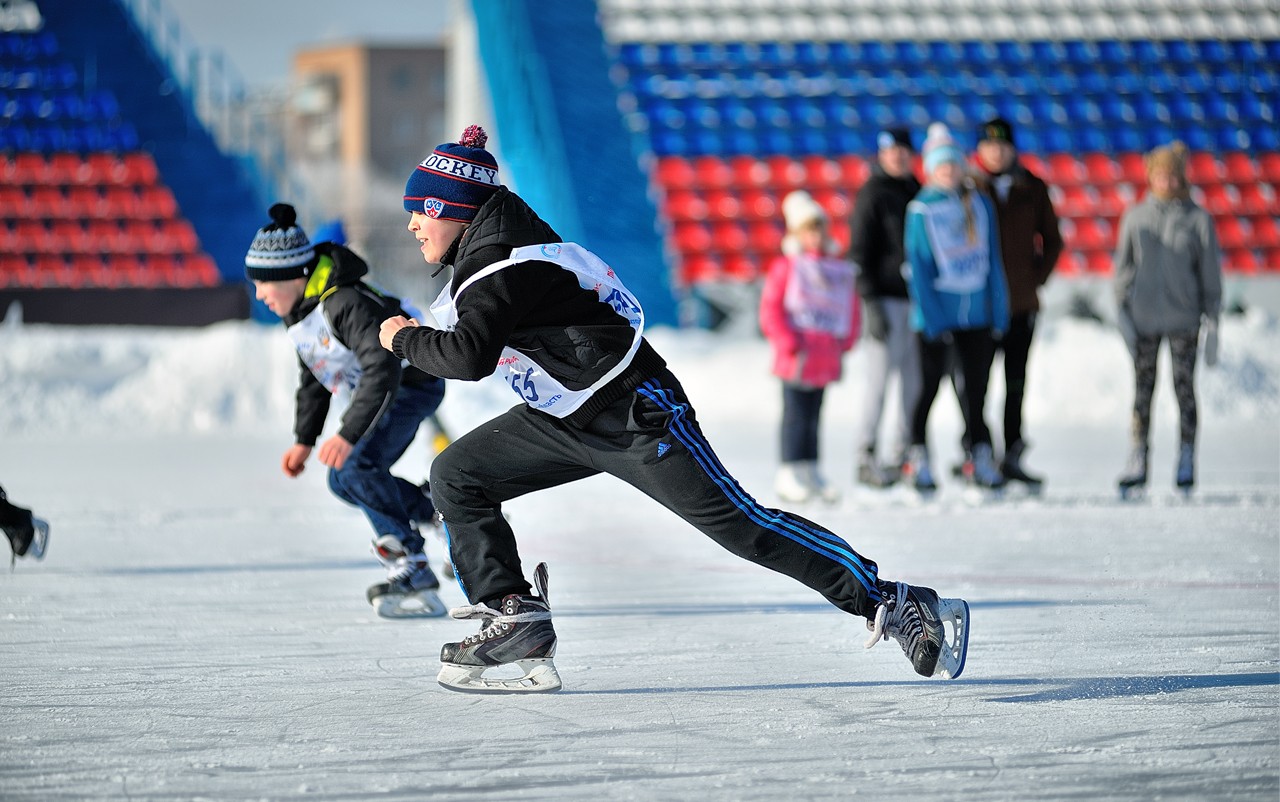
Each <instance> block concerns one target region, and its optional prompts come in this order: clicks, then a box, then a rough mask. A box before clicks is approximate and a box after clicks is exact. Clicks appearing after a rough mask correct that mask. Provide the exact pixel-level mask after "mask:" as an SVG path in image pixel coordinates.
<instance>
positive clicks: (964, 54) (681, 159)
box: [600, 0, 1280, 283]
mask: <svg viewBox="0 0 1280 802" xmlns="http://www.w3.org/2000/svg"><path fill="white" fill-rule="evenodd" d="M600 11H601V19H602V22H603V25H604V29H605V34H606V38H607V39H608V41H609V42H610V43H611V44H612V46H613V48H614V52H615V57H616V61H617V65H618V67H619V69H618V70H617V75H618V76H619V77H618V80H619V82H620V91H621V92H622V93H623V96H624V101H623V102H622V103H621V104H620V107H621V108H623V109H625V110H627V111H625V112H624V113H625V114H628V115H629V116H630V117H631V119H629V120H628V125H629V127H630V130H633V131H638V132H642V135H644V136H646V137H647V139H646V142H645V146H646V147H647V149H648V150H650V151H651V152H652V153H653V155H654V157H655V158H654V160H653V164H654V170H653V174H652V176H653V182H654V185H655V188H656V189H657V190H658V194H659V196H660V197H665V198H666V201H665V203H663V204H662V207H661V212H662V214H663V215H664V217H665V218H666V219H667V220H668V221H669V222H671V223H672V224H673V228H672V229H671V230H672V232H673V233H672V237H671V241H670V246H671V248H672V250H673V251H674V252H675V253H676V254H677V257H678V261H677V263H678V265H679V274H680V278H681V279H682V280H683V282H684V283H696V282H698V281H707V280H716V279H725V280H736V279H753V278H758V277H759V276H760V274H761V271H762V270H763V269H764V268H765V266H766V265H767V263H768V259H769V258H771V257H772V255H773V254H774V253H775V252H776V243H775V242H774V240H773V238H769V237H766V236H763V235H762V234H761V233H759V232H761V231H763V230H764V229H765V228H769V227H772V228H777V227H778V226H779V224H780V221H779V220H778V219H777V217H778V204H779V203H780V201H781V199H782V197H783V196H785V194H786V193H787V192H789V191H791V190H792V189H796V188H805V189H808V190H809V191H810V192H812V193H813V194H814V195H815V197H817V198H818V199H819V201H820V202H821V203H823V204H824V206H826V208H827V210H828V212H829V213H830V214H831V216H832V218H833V220H834V221H835V223H836V227H835V230H836V234H837V237H840V238H845V239H846V241H847V234H848V232H847V223H846V222H845V218H847V214H848V210H849V209H850V207H851V203H852V200H853V197H854V195H855V193H856V191H857V189H858V188H859V187H860V186H861V184H862V183H863V181H865V178H866V175H867V174H868V172H869V170H870V165H871V163H872V160H873V158H874V156H873V154H874V137H875V133H876V131H877V129H878V128H880V127H881V126H884V125H887V124H890V123H896V124H905V125H908V126H910V127H911V128H913V129H915V133H916V137H917V141H919V139H922V138H923V133H924V128H925V127H926V126H927V125H928V124H929V123H930V122H931V121H934V120H943V121H945V122H947V123H948V124H949V125H951V127H952V129H953V131H954V132H955V133H956V135H957V137H958V138H959V139H960V140H961V142H962V144H965V145H967V146H972V145H973V144H975V143H974V142H973V133H974V128H975V126H976V125H977V123H979V122H981V121H982V120H983V119H986V118H987V117H989V116H996V115H999V116H1003V117H1006V118H1007V119H1009V120H1010V121H1011V122H1012V123H1013V125H1014V127H1015V130H1016V137H1017V140H1018V145H1019V150H1020V154H1021V157H1022V159H1023V162H1024V163H1025V164H1027V166H1028V167H1030V168H1031V169H1033V170H1034V171H1035V172H1036V173H1037V174H1039V175H1040V176H1041V177H1042V178H1044V179H1045V180H1046V181H1047V182H1049V183H1050V185H1051V187H1052V194H1053V198H1054V201H1055V207H1056V208H1057V211H1058V213H1059V215H1060V216H1061V217H1062V219H1063V231H1064V236H1065V237H1066V241H1067V248H1068V252H1067V254H1066V255H1065V256H1064V259H1063V260H1062V265H1061V268H1062V270H1063V271H1064V272H1072V271H1078V272H1082V273H1084V272H1087V273H1106V272H1108V271H1109V270H1110V258H1111V253H1112V251H1113V249H1114V246H1115V238H1116V234H1117V231H1118V227H1119V218H1120V216H1121V215H1122V214H1123V212H1124V210H1125V209H1126V208H1128V207H1129V206H1130V205H1132V204H1133V203H1134V202H1135V201H1136V200H1137V199H1138V198H1140V197H1141V196H1142V194H1143V193H1144V191H1145V186H1146V174H1145V168H1144V164H1143V156H1142V154H1143V153H1144V152H1146V151H1148V150H1149V149H1151V148H1152V147H1155V146H1158V145H1163V144H1167V143H1169V142H1171V141H1172V140H1174V139H1180V140H1182V141H1184V142H1186V143H1187V144H1188V146H1189V147H1190V149H1191V151H1192V153H1193V155H1192V158H1191V163H1190V165H1189V173H1190V175H1189V177H1190V180H1191V182H1192V184H1193V185H1194V191H1193V197H1194V198H1195V199H1196V200H1197V201H1198V202H1200V203H1202V204H1203V205H1204V206H1205V207H1206V208H1207V209H1208V210H1209V211H1210V212H1211V213H1212V214H1213V215H1214V216H1215V218H1216V220H1217V223H1218V229H1219V237H1220V239H1222V246H1223V253H1224V258H1225V262H1224V264H1225V267H1226V269H1227V270H1229V271H1237V272H1241V273H1251V272H1256V271H1280V248H1277V245H1276V240H1277V228H1278V226H1277V219H1278V218H1280V206H1278V205H1277V199H1276V188H1277V186H1280V141H1278V135H1277V130H1278V129H1277V118H1276V113H1277V108H1276V105H1277V98H1280V16H1278V15H1276V14H1275V13H1274V6H1273V5H1271V4H1270V3H1269V2H1268V0H1232V2H1229V3H1228V2H1220V3H1210V4H1206V3H1204V2H1193V0H1160V2H1158V3H1155V4H1152V3H1150V2H1148V0H1108V2H1106V3H1101V2H1096V3H1084V4H1060V5H1059V4H1046V3H1041V2H1038V1H1037V0H921V2H918V3H914V4H913V5H912V9H911V13H910V14H905V13H897V12H893V11H891V10H889V9H887V8H886V7H884V6H883V4H882V3H873V2H870V0H805V2H787V1H786V0H687V2H681V3H665V2H650V0H601V2H600ZM632 101H634V102H632ZM693 220H696V221H698V222H699V223H703V224H704V225H701V226H700V227H698V228H696V229H693V230H691V229H689V228H688V227H687V226H688V224H689V223H690V221H693ZM731 222H736V223H738V225H736V226H727V225H726V224H728V223H731ZM708 223H709V224H710V225H709V227H708V226H707V225H705V224H708ZM742 231H745V232H746V236H745V237H743V236H741V235H740V234H741V232H742ZM693 232H696V233H693ZM779 237H780V230H779Z"/></svg>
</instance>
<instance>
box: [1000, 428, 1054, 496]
mask: <svg viewBox="0 0 1280 802" xmlns="http://www.w3.org/2000/svg"><path fill="white" fill-rule="evenodd" d="M1026 450H1027V446H1026V443H1023V442H1022V441H1021V440H1019V441H1018V442H1016V443H1014V444H1012V445H1010V446H1009V449H1008V450H1007V451H1005V454H1004V459H1003V460H1001V461H1000V474H1001V475H1002V476H1003V477H1004V478H1005V481H1006V482H1017V483H1019V484H1021V485H1022V486H1023V487H1024V488H1026V490H1027V492H1028V493H1030V494H1031V495H1033V496H1038V495H1040V494H1041V492H1043V491H1044V477H1043V476H1038V475H1036V474H1033V473H1029V472H1028V471H1027V469H1026V466H1025V465H1023V464H1022V455H1023V453H1024V452H1025V451H1026Z"/></svg>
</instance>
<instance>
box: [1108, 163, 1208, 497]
mask: <svg viewBox="0 0 1280 802" xmlns="http://www.w3.org/2000/svg"><path fill="white" fill-rule="evenodd" d="M1146 166H1147V182H1148V185H1149V191H1148V193H1147V195H1146V197H1144V198H1143V199H1142V200H1140V201H1138V202H1137V204H1135V205H1134V206H1132V207H1131V208H1130V209H1129V210H1128V211H1126V212H1125V214H1124V216H1123V217H1122V218H1121V220H1120V234H1119V237H1118V239H1117V241H1116V252H1115V279H1114V282H1115V284H1114V287H1115V297H1116V303H1117V305H1118V306H1119V314H1118V319H1119V322H1120V330H1121V333H1122V334H1123V335H1124V338H1125V344H1126V345H1127V346H1128V347H1129V353H1130V355H1131V356H1132V357H1133V373H1134V394H1133V416H1132V420H1131V423H1130V443H1129V460H1128V462H1127V463H1126V465H1125V469H1124V473H1122V474H1121V476H1120V478H1119V480H1118V484H1119V487H1120V491H1121V493H1122V494H1127V493H1128V492H1130V491H1132V490H1133V489H1134V488H1140V487H1144V486H1145V485H1146V483H1147V463H1148V452H1149V448H1148V446H1149V437H1150V433H1151V399H1152V396H1153V395H1154V393H1155V385H1156V357H1157V355H1158V354H1159V351H1160V342H1161V340H1168V342H1169V352H1170V355H1171V357H1172V361H1173V389H1174V393H1175V395H1177V398H1178V413H1179V416H1178V433H1179V446H1178V467H1177V472H1176V475H1175V477H1174V482H1175V484H1176V485H1177V487H1179V488H1181V489H1182V490H1184V491H1190V489H1191V487H1192V486H1193V485H1194V484H1195V457H1196V432H1197V426H1198V415H1197V410H1196V393H1195V368H1196V353H1197V350H1198V348H1199V342H1200V333H1201V330H1202V327H1203V331H1204V333H1205V354H1204V356H1205V364H1207V365H1214V364H1216V363H1217V359H1218V314H1219V310H1220V308H1221V303H1222V266H1221V263H1220V258H1219V251H1218V237H1217V233H1216V232H1215V230H1214V227H1213V218H1212V217H1210V215H1209V213H1208V212H1207V211H1205V210H1204V209H1203V208H1201V207H1200V206H1198V205H1196V203H1195V201H1193V200H1191V186H1190V184H1188V183H1187V172H1186V169H1187V147H1186V145H1184V144H1183V143H1181V142H1174V143H1172V144H1170V145H1167V146H1164V147H1158V148H1155V149H1154V150H1152V151H1151V152H1150V153H1148V154H1147V157H1146Z"/></svg>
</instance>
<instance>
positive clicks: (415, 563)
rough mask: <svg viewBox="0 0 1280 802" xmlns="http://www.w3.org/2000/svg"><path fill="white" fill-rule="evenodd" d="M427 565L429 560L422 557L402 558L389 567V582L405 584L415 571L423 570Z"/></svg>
mask: <svg viewBox="0 0 1280 802" xmlns="http://www.w3.org/2000/svg"><path fill="white" fill-rule="evenodd" d="M426 563H427V558H426V557H425V556H421V555H410V556H407V557H401V558H400V559H398V560H396V561H395V562H394V563H392V564H391V565H389V566H388V568H389V569H390V570H388V571H387V581H388V582H403V581H404V580H406V579H408V578H409V577H410V576H412V575H413V573H414V571H418V570H421V569H422V567H423V566H424V565H426Z"/></svg>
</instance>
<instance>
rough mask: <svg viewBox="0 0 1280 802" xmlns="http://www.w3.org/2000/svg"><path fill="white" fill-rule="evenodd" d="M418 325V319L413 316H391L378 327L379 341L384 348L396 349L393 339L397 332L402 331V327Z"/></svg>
mask: <svg viewBox="0 0 1280 802" xmlns="http://www.w3.org/2000/svg"><path fill="white" fill-rule="evenodd" d="M417 325H418V321H416V320H414V319H413V318H406V317H404V316H403V315H396V316H395V317H389V318H387V319H386V320H384V321H382V327H381V328H379V329H378V342H380V343H382V347H383V348H385V349H387V350H388V351H393V350H395V349H394V347H393V346H392V344H391V341H392V340H394V339H395V336H396V332H397V331H400V329H403V328H406V327H409V326H417Z"/></svg>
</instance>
